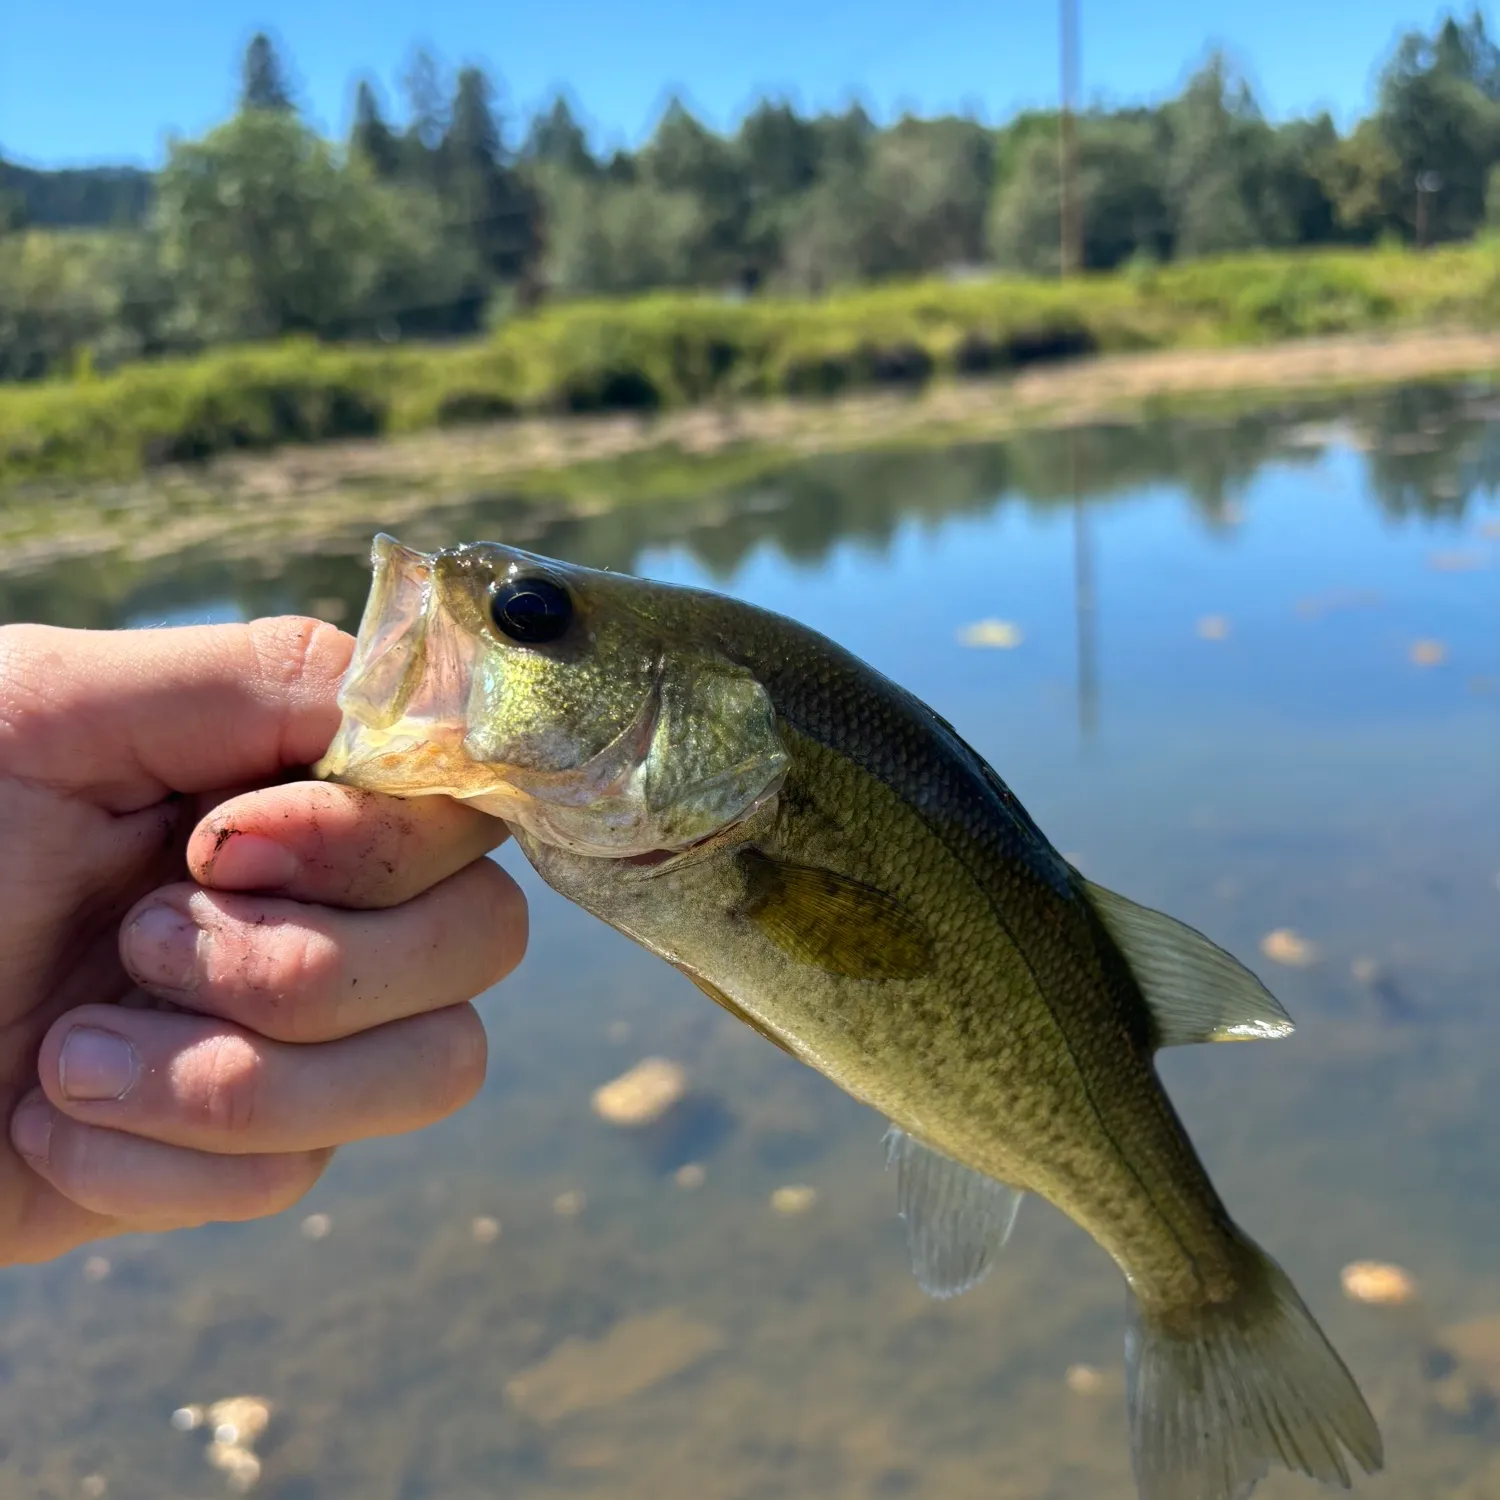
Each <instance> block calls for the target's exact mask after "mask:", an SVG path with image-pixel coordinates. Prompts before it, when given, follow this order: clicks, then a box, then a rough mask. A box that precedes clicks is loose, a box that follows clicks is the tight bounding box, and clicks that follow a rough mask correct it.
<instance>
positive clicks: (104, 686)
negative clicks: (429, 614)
mask: <svg viewBox="0 0 1500 1500" xmlns="http://www.w3.org/2000/svg"><path fill="white" fill-rule="evenodd" d="M353 649H354V641H353V638H352V637H351V636H348V635H345V634H344V633H343V632H342V631H340V630H337V629H335V628H334V627H333V626H332V625H329V624H327V623H325V622H324V621H322V620H311V619H303V618H301V617H298V616H283V617H279V618H275V619H262V620H252V621H250V622H249V623H248V624H243V625H189V626H178V627H175V628H168V629H161V630H64V629H60V628H57V627H54V626H48V625H6V626H3V627H0V771H4V772H9V773H10V774H12V775H15V776H22V777H25V778H27V779H28V780H32V781H36V782H40V783H42V784H43V785H47V786H54V787H59V788H61V789H63V790H65V791H68V792H70V793H72V794H74V795H82V796H86V797H88V798H89V799H90V800H91V801H93V802H95V803H97V804H98V805H99V806H101V807H104V808H106V809H108V810H109V811H111V812H117V813H125V812H134V811H137V810H138V809H140V808H142V807H148V806H150V805H151V804H152V803H153V802H158V801H160V800H161V798H162V797H164V796H166V795H167V794H168V793H170V792H183V793H189V792H201V791H207V790H209V789H211V788H215V787H223V786H233V785H236V784H242V783H246V782H251V781H254V780H257V779H259V778H266V777H272V776H275V775H276V774H277V773H279V772H281V771H285V770H287V769H288V768H290V767H294V766H304V765H309V764H311V763H312V762H313V761H314V760H316V759H317V758H318V756H319V755H321V754H322V753H323V751H324V750H325V749H326V748H327V746H328V743H329V741H330V740H331V739H332V738H333V735H334V732H335V730H336V729H337V728H338V723H339V710H338V705H337V703H336V701H335V699H336V694H337V692H338V684H339V679H340V678H341V677H342V675H343V673H344V669H345V668H346V667H347V666H348V665H349V658H350V655H351V653H352V651H353Z"/></svg>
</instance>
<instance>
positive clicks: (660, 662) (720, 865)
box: [316, 537, 1382, 1500]
mask: <svg viewBox="0 0 1500 1500" xmlns="http://www.w3.org/2000/svg"><path fill="white" fill-rule="evenodd" d="M340 704H341V707H342V710H343V721H342V724H341V726H340V728H339V731H338V734H337V736H336V737H335V739H334V741H333V743H332V745H331V746H330V747H329V750H328V753H327V755H326V756H325V757H324V759H323V760H322V761H321V762H320V763H319V765H318V767H317V768H316V771H317V774H319V775H322V776H326V777H330V778H332V779H335V780H338V781H341V782H345V783H348V784H350V785H354V786H359V787H365V788H370V789H372V790H378V791H382V792H387V793H392V794H395V795H398V796H426V795H446V796H450V797H456V798H461V799H463V800H464V801H466V802H468V803H470V804H472V805H473V806H476V807H478V808H480V809H482V810H484V811H485V812H488V813H491V814H493V815H494V816H496V817H499V818H503V819H504V820H505V821H506V822H507V823H508V824H509V825H510V826H511V828H512V830H513V832H514V834H515V837H516V840H517V842H518V843H519V845H520V847H521V849H522V850H523V851H524V853H525V855H526V857H527V859H529V860H530V861H531V863H532V864H533V865H534V866H535V868H536V870H537V871H538V873H539V874H540V875H541V877H542V879H544V880H545V881H546V882H547V883H548V884H549V885H551V886H552V887H553V888H554V889H555V890H558V891H560V892H561V893H562V894H563V895H564V896H567V897H569V898H570V899H571V900H573V901H575V902H576V903H577V904H578V905H580V906H582V907H584V908H585V909H586V910H588V911H590V912H593V913H594V914H595V915H596V916H598V917H601V918H602V919H603V920H604V921H606V922H608V923H609V924H610V925H611V926H613V927H615V928H617V929H618V930H619V931H621V932H623V933H624V934H625V935H626V936H627V937H630V938H633V939H634V940H635V941H636V942H638V943H640V944H642V945H643V946H644V947H646V948H648V949H650V950H651V951H652V952H654V953H657V954H659V955H660V956H661V957H662V958H664V959H666V960H667V961H668V962H669V963H671V964H673V965H675V966H676V967H677V968H678V969H679V970H680V971H681V972H682V973H684V974H685V975H687V976H688V978H690V979H691V980H692V981H693V982H694V983H695V984H696V985H697V986H698V987H699V988H700V989H701V990H703V991H704V992H705V993H706V994H707V995H708V996H710V997H711V998H712V999H713V1000H714V1001H716V1002H717V1003H718V1004H719V1005H721V1006H723V1007H724V1008H725V1009H726V1010H728V1011H729V1012H730V1013H731V1014H733V1015H735V1016H737V1017H738V1018H739V1019H740V1020H742V1021H744V1022H745V1023H746V1024H747V1025H749V1026H751V1027H753V1028H754V1029H755V1030H756V1031H757V1032H759V1033H760V1034H761V1035H762V1036H763V1037H765V1038H767V1039H768V1040H769V1041H771V1042H774V1043H775V1044H776V1045H777V1046H778V1047H781V1048H783V1049H784V1050H785V1051H787V1052H789V1053H790V1054H791V1055H792V1056H793V1057H796V1058H799V1059H800V1060H801V1061H803V1062H804V1063H807V1064H808V1065H810V1066H811V1067H813V1068H816V1069H817V1070H818V1072H820V1073H822V1074H823V1075H824V1076H825V1077H827V1078H829V1079H831V1080H832V1081H833V1082H834V1083H836V1084H837V1085H838V1086H839V1087H840V1088H842V1089H844V1090H845V1091H847V1092H848V1093H849V1094H851V1095H853V1096H854V1097H855V1098H856V1099H859V1100H862V1101H863V1102H865V1103H866V1104H868V1105H870V1106H871V1107H872V1108H874V1109H875V1110H877V1111H879V1112H880V1113H881V1114H882V1115H883V1116H885V1117H886V1119H887V1120H888V1121H889V1122H890V1128H889V1132H888V1135H887V1152H888V1161H889V1163H890V1164H891V1165H893V1166H894V1168H895V1170H896V1174H897V1195H896V1196H897V1202H898V1207H899V1211H900V1213H901V1215H902V1217H903V1218H904V1220H905V1223H906V1231H907V1240H908V1245H909V1249H910V1254H911V1259H912V1265H913V1269H914V1270H915V1272H916V1275H917V1277H918V1279H919V1281H920V1283H921V1285H922V1286H923V1287H924V1288H925V1289H926V1290H927V1291H928V1292H930V1293H932V1294H934V1295H937V1296H951V1295H953V1294H955V1293H957V1292H961V1291H963V1290H964V1289H965V1288H967V1287H971V1286H973V1285H974V1284H975V1283H976V1282H978V1281H979V1280H980V1279H981V1278H982V1277H983V1276H984V1275H985V1274H986V1272H987V1270H988V1269H989V1267H990V1265H991V1263H992V1261H993V1260H994V1257H995V1256H996V1254H997V1253H998V1251H999V1250H1000V1249H1001V1248H1002V1247H1003V1245H1004V1244H1005V1242H1006V1239H1007V1238H1008V1236H1009V1234H1010V1232H1011V1227H1012V1225H1013V1223H1014V1220H1015V1215H1016V1208H1017V1205H1018V1204H1019V1202H1020V1199H1021V1196H1022V1195H1023V1194H1024V1193H1028V1192H1029V1193H1035V1194H1038V1195H1040V1196H1041V1197H1043V1198H1045V1199H1047V1200H1048V1201H1050V1202H1051V1203H1053V1204H1055V1205H1056V1206H1057V1207H1058V1208H1060V1209H1061V1210H1062V1211H1063V1212H1064V1213H1065V1214H1067V1215H1068V1216H1069V1217H1070V1218H1072V1219H1073V1220H1074V1221H1075V1222H1076V1223H1078V1224H1079V1225H1081V1226H1082V1227H1083V1228H1084V1229H1086V1230H1087V1231H1088V1232H1089V1233H1090V1234H1091V1235H1092V1236H1093V1237H1094V1239H1095V1240H1097V1241H1098V1242H1099V1244H1100V1245H1102V1246H1103V1247H1104V1249H1105V1250H1106V1251H1108V1253H1109V1254H1110V1255H1111V1256H1112V1257H1113V1258H1114V1260H1115V1262H1116V1263H1117V1264H1118V1265H1119V1267H1120V1269H1121V1271H1122V1272H1123V1273H1124V1276H1125V1280H1126V1283H1127V1285H1128V1287H1129V1297H1128V1325H1127V1336H1126V1359H1127V1367H1128V1371H1127V1373H1128V1386H1127V1405H1128V1415H1129V1421H1130V1431H1131V1446H1132V1456H1133V1461H1134V1467H1135V1474H1136V1480H1137V1484H1138V1487H1139V1490H1140V1492H1141V1494H1142V1496H1143V1497H1144V1500H1237V1497H1242V1496H1244V1495H1246V1494H1248V1492H1249V1491H1250V1489H1251V1488H1253V1486H1254V1484H1255V1483H1256V1481H1257V1480H1258V1479H1259V1478H1260V1477H1262V1476H1263V1475H1264V1474H1265V1473H1266V1471H1267V1469H1268V1468H1269V1466H1270V1465H1271V1464H1272V1463H1279V1464H1282V1465H1284V1466H1285V1467H1287V1468H1289V1469H1292V1470H1298V1471H1301V1472H1302V1473H1305V1474H1308V1475H1310V1476H1313V1477H1314V1478H1317V1479H1320V1480H1323V1481H1325V1482H1332V1483H1337V1484H1340V1485H1343V1486H1344V1487H1345V1488H1347V1487H1348V1486H1349V1483H1350V1465H1349V1463H1348V1461H1347V1459H1346V1456H1345V1454H1346V1452H1347V1454H1348V1455H1349V1456H1351V1457H1352V1458H1353V1459H1354V1460H1355V1461H1356V1462H1357V1463H1358V1464H1359V1465H1360V1466H1361V1467H1362V1468H1363V1469H1365V1470H1366V1471H1367V1472H1374V1471H1376V1470H1377V1469H1379V1468H1380V1466H1381V1463H1382V1452H1381V1439H1380V1434H1379V1431H1378V1429H1377V1427H1376V1424H1375V1421H1374V1419H1373V1417H1372V1416H1371V1415H1370V1412H1369V1409H1368V1408H1367V1406H1366V1405H1365V1402H1364V1399H1363V1398H1362V1396H1361V1395H1360V1392H1359V1389H1358V1387H1357V1386H1356V1384H1355V1382H1354V1380H1353V1378H1352V1377H1351V1375H1350V1374H1349V1372H1348V1370H1347V1369H1346V1367H1345V1366H1344V1364H1343V1363H1342V1361H1341V1360H1340V1359H1339V1357H1338V1355H1337V1354H1336V1353H1335V1352H1334V1350H1333V1348H1332V1347H1331V1345H1330V1344H1329V1343H1328V1341H1327V1339H1326V1338H1325V1337H1324V1335H1323V1333H1322V1332H1321V1330H1320V1329H1319V1328H1318V1326H1317V1324H1316V1323H1315V1321H1314V1320H1313V1318H1312V1315H1311V1314H1310V1313H1309V1312H1308V1310H1307V1308H1306V1307H1305V1306H1304V1305H1303V1303H1302V1301H1301V1299H1300V1298H1299V1297H1298V1295H1297V1293H1296V1291H1295V1290H1294V1289H1293V1287H1292V1285H1291V1283H1290V1281H1289V1280H1288V1279H1287V1277H1286V1276H1285V1275H1284V1273H1283V1272H1282V1271H1281V1270H1280V1269H1279V1267H1278V1266H1277V1265H1276V1264H1275V1263H1274V1262H1273V1261H1272V1260H1271V1259H1270V1257H1269V1256H1267V1255H1266V1254H1265V1253H1264V1252H1263V1251H1261V1250H1260V1249H1259V1248H1258V1247H1257V1246H1256V1245H1255V1244H1253V1243H1252V1242H1251V1240H1250V1239H1249V1238H1248V1236H1247V1235H1245V1234H1244V1233H1243V1232H1242V1231H1241V1230H1240V1229H1239V1228H1238V1227H1237V1226H1236V1225H1235V1223H1234V1221H1233V1220H1232V1219H1231V1218H1230V1216H1229V1213H1228V1211H1227V1210H1226V1209H1225V1207H1224V1205H1223V1203H1222V1202H1221V1201H1220V1199H1219V1197H1218V1195H1217V1193H1216V1192H1215V1191H1214V1187H1213V1185H1212V1183H1211V1182H1210V1181H1209V1179H1208V1176H1207V1173H1206V1172H1205V1170H1204V1168H1203V1166H1202V1164H1201V1163H1200V1162H1199V1160H1198V1157H1197V1155H1196V1153H1195V1152H1194V1150H1193V1147H1192V1144H1191V1142H1190V1141H1189V1139H1188V1137H1187V1134H1186V1132H1185V1130H1184V1128H1183V1126H1182V1124H1181V1123H1180V1121H1179V1119H1178V1116H1177V1115H1176V1113H1175V1112H1174V1110H1173V1108H1172V1105H1171V1103H1170V1102H1169V1100H1168V1099H1167V1096H1166V1093H1165V1092H1164V1090H1163V1089H1162V1086H1161V1083H1160V1082H1159V1080H1158V1077H1157V1073H1156V1069H1155V1065H1154V1054H1155V1052H1156V1051H1157V1050H1158V1049H1159V1048H1162V1047H1170V1046H1174V1045H1178V1044H1182V1043H1191V1042H1206V1041H1220V1040H1232V1039H1253V1038H1274V1037H1280V1036H1285V1035H1286V1034H1287V1033H1288V1032H1290V1031H1291V1029H1292V1028H1291V1022H1290V1020H1289V1019H1288V1018H1287V1015H1286V1012H1285V1011H1284V1010H1283V1009H1282V1007H1281V1006H1280V1005H1279V1004H1278V1003H1277V1001H1276V1000H1275V999H1274V998H1273V997H1272V996H1271V995H1270V994H1269V992H1268V991H1267V990H1266V989H1265V988H1264V986H1263V985H1262V984H1261V983H1260V981H1259V980H1258V979H1256V978H1255V976H1254V975H1252V974H1251V973H1250V972H1249V970H1247V969H1246V968H1244V967H1243V966H1242V965H1240V964H1239V963H1238V962H1237V961H1236V960H1235V959H1234V958H1232V957H1231V956H1230V955H1229V954H1228V953H1226V952H1224V951H1223V950H1222V949H1220V948H1218V947H1216V946H1215V945H1214V944H1212V943H1211V942H1209V941H1208V939H1206V938H1205V937H1203V936H1202V935H1200V934H1199V933H1197V932H1195V931H1193V930H1192V929H1190V928H1188V927H1186V926H1184V925H1183V924H1181V923H1179V922H1177V921H1175V920H1173V919H1172V918H1171V917H1167V916H1163V915H1162V914H1160V913H1158V912H1155V911H1151V910H1148V909H1146V908H1144V907H1141V906H1138V905H1136V904H1135V903H1134V902H1132V901H1129V900H1127V899H1126V898H1125V897H1123V896H1120V895H1117V894H1115V893H1114V892H1111V891H1107V890H1104V889H1102V888H1101V887H1099V886H1097V885H1095V884H1093V883H1091V882H1090V881H1088V880H1086V879H1085V878H1084V877H1083V876H1082V875H1081V874H1080V873H1079V872H1078V871H1077V870H1076V869H1074V868H1073V867H1072V866H1071V865H1070V864H1068V862H1067V861H1066V860H1064V859H1063V858H1062V856H1061V855H1059V854H1058V853H1057V852H1056V850H1054V849H1053V847H1052V845H1051V844H1050V843H1048V841H1047V839H1046V837H1045V836H1044V835H1043V834H1042V833H1041V831H1040V830H1039V829H1038V828H1037V826H1036V824H1035V823H1034V822H1033V821H1032V820H1031V818H1030V817H1029V816H1028V815H1027V813H1026V811H1025V809H1024V808H1023V807H1022V806H1021V804H1020V803H1019V802H1018V801H1017V800H1016V798H1015V796H1014V795H1013V794H1012V793H1011V791H1010V789H1009V788H1008V787H1007V786H1006V785H1005V783H1004V782H1003V781H1002V780H1001V779H1000V777H999V776H998V775H997V774H996V773H995V772H994V771H993V770H992V769H991V768H990V766H989V765H987V764H986V763H985V761H984V760H982V759H981V758H980V756H979V755H978V754H976V753H975V751H973V750H972V749H971V748H970V747H969V746H968V745H967V744H965V743H964V741H963V740H962V739H960V737H959V735H958V734H957V732H956V731H955V730H954V729H953V728H952V726H950V725H949V724H948V723H946V722H945V721H944V720H943V719H941V718H939V717H938V715H937V714H935V713H934V712H933V711H932V710H931V709H930V708H928V707H927V706H926V705H925V704H923V703H922V702H920V701H919V700H918V699H917V698H915V697H913V696H912V695H911V694H910V693H908V692H906V691H904V690H903V689H902V688H900V687H898V686H897V685H895V684H894V683H892V682H890V681H888V680H887V679H886V678H884V677H882V676H881V675H880V674H879V673H877V672H875V671H874V670H873V669H871V668H870V667H868V666H866V665H865V664H864V663H863V662H861V661H859V660H857V659H856V658H855V657H853V656H851V655H850V654H849V653H848V652H846V651H844V650H842V649H841V648H840V647H838V646H837V645H835V644H834V643H833V642H832V641H829V640H827V639H825V638H823V637H822V636H820V635H818V634H816V633H815V632H813V631H811V630H808V629H806V628H804V627H802V626H800V625H798V624H796V623H794V622H793V621H790V620H786V619H782V618H780V617H779V616H776V615H773V614H770V613H768V612H766V611H764V610H760V609H756V608H752V607H751V606H749V605H746V604H741V603H737V602H735V601H732V600H729V599H726V598H722V597H720V596H718V595H715V594H711V593H707V592H704V591H701V590H695V589H686V588H677V587H668V586H666V585H661V584H655V583H648V582H645V581H643V580H640V579H637V578H632V577H628V576H623V575H619V574H613V573H604V572H596V571H593V570H591V569H587V568H580V567H574V566H571V565H569V564H566V563H560V562H555V561H552V560H549V559H546V558H541V557H534V556H531V555H529V554H527V553H525V552H520V551H517V550H515V549H514V548H510V547H505V546H500V545H498V544H493V543H476V544H474V545H470V546H461V547H454V548H451V549H448V550H445V551H441V552H437V553H434V554H430V555H428V554H423V553H419V552H415V551H412V550H410V549H408V548H405V547H402V546H400V545H399V544H398V543H396V542H394V541H392V540H391V539H390V538H388V537H380V538H377V540H376V542H375V547H374V580H373V584H372V588H371V592H370V597H369V602H368V604H367V606H366V609H365V614H364V617H363V620H362V621H361V624H360V629H359V637H358V642H357V646H356V650H355V655H354V659H353V661H352V663H351V666H350V668H349V671H348V674H347V676H346V678H345V680H344V683H343V685H342V689H341V693H340Z"/></svg>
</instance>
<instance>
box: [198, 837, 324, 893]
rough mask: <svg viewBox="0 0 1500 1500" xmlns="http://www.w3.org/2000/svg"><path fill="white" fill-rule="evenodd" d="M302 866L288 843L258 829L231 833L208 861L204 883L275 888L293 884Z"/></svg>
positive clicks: (226, 887) (227, 887)
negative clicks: (254, 831)
mask: <svg viewBox="0 0 1500 1500" xmlns="http://www.w3.org/2000/svg"><path fill="white" fill-rule="evenodd" d="M301 869H302V864H301V861H300V860H299V859H298V858H297V856H296V855H295V854H293V853H292V851H291V850H290V849H288V848H287V847H286V845H285V844H278V843H276V842H275V840H273V839H263V838H261V836H260V835H259V834H258V833H231V834H230V836H229V837H228V838H227V839H226V840H225V841H224V843H223V844H222V845H221V846H220V847H219V849H218V850H217V851H216V852H215V854H214V856H213V858H212V859H211V860H210V861H209V864H208V870H207V872H206V873H207V875H208V879H207V881H206V882H205V884H208V885H213V886H217V887H218V888H219V889H220V890H222V891H274V890H279V889H280V888H281V887H282V886H287V885H290V884H291V883H292V882H293V881H294V880H295V879H296V878H297V875H298V872H299V871H300V870H301Z"/></svg>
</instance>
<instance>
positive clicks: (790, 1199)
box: [771, 1183, 818, 1214]
mask: <svg viewBox="0 0 1500 1500" xmlns="http://www.w3.org/2000/svg"><path fill="white" fill-rule="evenodd" d="M817 1201H818V1190H817V1188H814V1187H808V1186H807V1185H806V1184H805V1183H795V1184H793V1185H791V1186H789V1187H779V1188H777V1189H776V1191H775V1192H774V1193H772V1194H771V1207H772V1208H774V1209H775V1210H776V1212H777V1213H779V1214H802V1213H806V1212H807V1210H808V1209H810V1208H811V1207H812V1206H813V1204H814V1203H816V1202H817Z"/></svg>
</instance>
